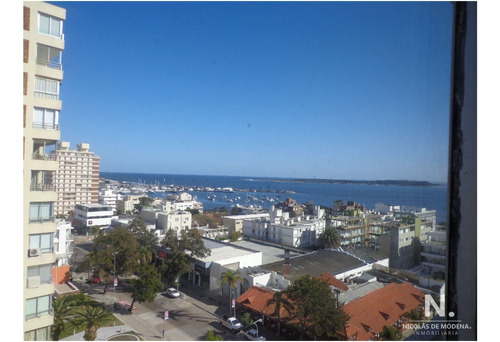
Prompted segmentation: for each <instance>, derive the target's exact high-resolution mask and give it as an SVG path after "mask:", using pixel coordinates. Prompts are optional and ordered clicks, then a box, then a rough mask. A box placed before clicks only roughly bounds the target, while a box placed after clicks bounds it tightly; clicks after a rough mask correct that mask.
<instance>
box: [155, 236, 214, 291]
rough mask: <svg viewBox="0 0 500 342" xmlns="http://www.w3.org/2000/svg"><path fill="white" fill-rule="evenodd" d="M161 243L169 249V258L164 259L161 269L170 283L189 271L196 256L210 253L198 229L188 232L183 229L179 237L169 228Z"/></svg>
mask: <svg viewBox="0 0 500 342" xmlns="http://www.w3.org/2000/svg"><path fill="white" fill-rule="evenodd" d="M161 245H162V247H164V248H165V249H166V250H167V259H166V260H164V262H163V265H162V266H161V271H162V273H163V274H164V275H165V277H166V278H167V280H168V282H169V283H173V282H174V281H175V279H177V280H179V278H180V276H182V275H183V274H185V273H187V272H188V271H189V270H190V269H191V263H193V262H194V261H195V260H196V258H204V257H206V256H208V255H210V250H209V249H208V248H206V247H205V244H204V243H203V240H202V239H201V236H200V234H199V233H198V231H197V230H196V229H190V230H189V231H187V232H186V231H184V230H183V231H182V232H181V237H180V238H177V234H176V233H175V231H174V230H172V229H169V230H167V232H166V233H165V237H164V238H163V240H162V242H161Z"/></svg>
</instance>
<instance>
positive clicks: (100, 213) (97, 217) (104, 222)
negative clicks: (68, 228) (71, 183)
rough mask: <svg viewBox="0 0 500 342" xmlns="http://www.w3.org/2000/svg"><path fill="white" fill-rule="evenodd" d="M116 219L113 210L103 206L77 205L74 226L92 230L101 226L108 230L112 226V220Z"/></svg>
mask: <svg viewBox="0 0 500 342" xmlns="http://www.w3.org/2000/svg"><path fill="white" fill-rule="evenodd" d="M114 218H116V216H113V208H111V207H108V206H105V205H102V204H84V203H82V204H77V205H75V216H74V218H73V226H75V227H78V228H84V229H85V228H90V227H93V226H99V227H100V228H106V227H108V226H109V225H110V224H111V220H112V219H114Z"/></svg>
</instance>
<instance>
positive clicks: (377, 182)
mask: <svg viewBox="0 0 500 342" xmlns="http://www.w3.org/2000/svg"><path fill="white" fill-rule="evenodd" d="M254 180H255V181H265V182H296V183H327V184H357V185H395V186H424V187H433V186H442V185H440V184H435V183H431V182H427V181H410V180H374V181H365V180H347V179H314V178H291V179H254Z"/></svg>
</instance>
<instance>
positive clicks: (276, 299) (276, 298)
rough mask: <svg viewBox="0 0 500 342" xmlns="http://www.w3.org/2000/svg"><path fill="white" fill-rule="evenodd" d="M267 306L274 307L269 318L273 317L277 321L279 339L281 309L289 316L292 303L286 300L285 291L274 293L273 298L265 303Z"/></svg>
mask: <svg viewBox="0 0 500 342" xmlns="http://www.w3.org/2000/svg"><path fill="white" fill-rule="evenodd" d="M268 305H274V311H273V313H272V314H271V316H275V317H276V318H277V320H278V326H277V333H278V337H279V336H280V332H281V309H282V308H283V309H284V310H285V311H286V312H287V313H288V314H289V315H290V313H291V312H292V310H293V309H294V306H293V304H292V302H290V301H289V300H288V299H287V297H286V292H285V291H276V292H274V294H273V298H271V299H269V300H268V301H267V304H266V306H268Z"/></svg>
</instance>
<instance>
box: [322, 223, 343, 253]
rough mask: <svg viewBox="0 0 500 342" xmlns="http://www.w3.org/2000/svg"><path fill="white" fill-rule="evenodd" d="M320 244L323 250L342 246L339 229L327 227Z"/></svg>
mask: <svg viewBox="0 0 500 342" xmlns="http://www.w3.org/2000/svg"><path fill="white" fill-rule="evenodd" d="M319 243H320V245H321V246H322V247H323V248H332V247H338V246H340V235H339V232H338V230H337V228H335V227H326V228H325V230H324V231H323V233H321V234H320V235H319Z"/></svg>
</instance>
